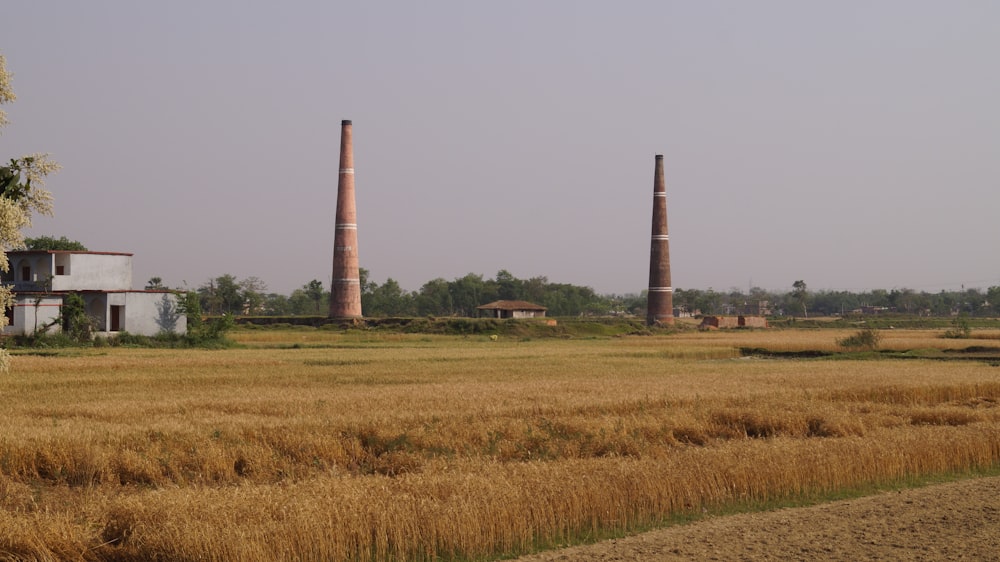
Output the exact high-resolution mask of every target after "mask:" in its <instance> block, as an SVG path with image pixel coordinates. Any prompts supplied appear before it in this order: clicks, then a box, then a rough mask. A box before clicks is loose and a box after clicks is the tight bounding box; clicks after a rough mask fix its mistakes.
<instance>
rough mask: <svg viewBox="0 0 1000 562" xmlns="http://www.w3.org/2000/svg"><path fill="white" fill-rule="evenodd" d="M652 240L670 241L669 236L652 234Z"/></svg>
mask: <svg viewBox="0 0 1000 562" xmlns="http://www.w3.org/2000/svg"><path fill="white" fill-rule="evenodd" d="M653 240H670V235H669V234H654V235H653Z"/></svg>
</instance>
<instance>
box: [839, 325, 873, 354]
mask: <svg viewBox="0 0 1000 562" xmlns="http://www.w3.org/2000/svg"><path fill="white" fill-rule="evenodd" d="M880 343H882V334H881V332H879V331H878V329H877V328H875V327H873V326H865V327H864V328H862V329H860V330H858V331H857V332H855V333H854V334H852V335H850V336H847V337H846V338H841V339H839V340H837V345H839V346H840V347H843V348H845V349H849V350H852V351H861V350H866V351H876V350H878V346H879V344H880Z"/></svg>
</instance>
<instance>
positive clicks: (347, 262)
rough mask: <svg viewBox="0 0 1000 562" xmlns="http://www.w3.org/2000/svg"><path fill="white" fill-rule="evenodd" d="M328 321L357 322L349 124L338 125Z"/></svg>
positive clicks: (355, 229)
mask: <svg viewBox="0 0 1000 562" xmlns="http://www.w3.org/2000/svg"><path fill="white" fill-rule="evenodd" d="M330 318H361V274H360V270H359V268H358V214H357V209H356V208H355V206H354V144H353V143H352V141H351V122H350V121H349V120H344V121H341V123H340V176H339V178H338V180H337V224H336V231H335V232H334V236H333V287H332V289H331V294H330Z"/></svg>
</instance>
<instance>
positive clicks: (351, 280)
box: [333, 279, 361, 285]
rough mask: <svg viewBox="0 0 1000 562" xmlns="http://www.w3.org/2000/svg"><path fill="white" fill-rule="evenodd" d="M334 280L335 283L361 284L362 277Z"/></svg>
mask: <svg viewBox="0 0 1000 562" xmlns="http://www.w3.org/2000/svg"><path fill="white" fill-rule="evenodd" d="M333 282H334V283H348V284H350V283H357V284H359V285H360V284H361V280H360V279H334V280H333Z"/></svg>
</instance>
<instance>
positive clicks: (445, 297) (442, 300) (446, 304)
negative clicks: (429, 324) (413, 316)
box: [415, 277, 453, 316]
mask: <svg viewBox="0 0 1000 562" xmlns="http://www.w3.org/2000/svg"><path fill="white" fill-rule="evenodd" d="M415 304H416V309H417V314H419V315H421V316H449V315H451V314H452V313H453V306H452V301H451V292H449V290H448V282H447V281H445V280H444V279H442V278H440V277H438V278H437V279H431V280H430V281H428V282H426V283H424V285H423V286H422V287H420V291H419V292H418V293H417V297H416V303H415Z"/></svg>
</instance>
